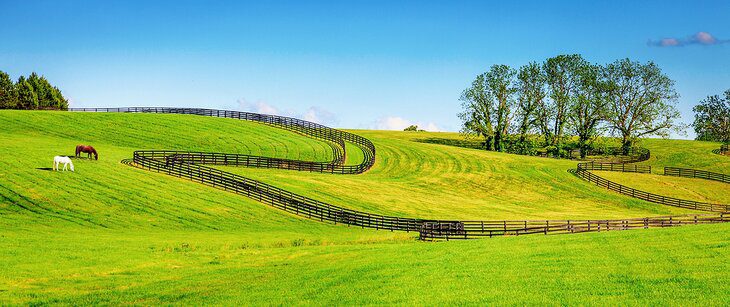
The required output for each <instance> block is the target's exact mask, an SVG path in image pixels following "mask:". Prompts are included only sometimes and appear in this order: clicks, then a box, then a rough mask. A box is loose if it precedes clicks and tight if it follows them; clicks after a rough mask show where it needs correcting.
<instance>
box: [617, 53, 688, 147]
mask: <svg viewBox="0 0 730 307" xmlns="http://www.w3.org/2000/svg"><path fill="white" fill-rule="evenodd" d="M605 77H606V81H607V84H606V85H607V88H606V90H607V91H606V94H607V97H606V98H607V99H608V109H607V112H606V117H605V118H606V120H607V122H608V123H609V127H610V129H611V130H612V131H613V132H614V133H619V134H620V135H621V138H622V146H621V147H622V149H623V152H624V154H628V153H629V150H630V149H631V148H632V147H633V143H634V141H635V140H636V139H637V138H640V137H643V136H647V135H659V136H667V135H668V134H669V132H670V131H671V130H679V129H680V128H681V126H680V125H678V124H677V123H675V120H677V119H678V118H679V116H680V115H679V111H677V108H676V106H675V105H676V100H677V98H678V97H679V95H678V94H677V92H676V91H675V90H674V81H672V79H670V78H669V77H667V76H666V75H665V74H663V73H662V71H661V69H660V68H659V67H658V66H657V65H656V64H654V63H653V62H648V63H646V64H641V63H639V62H634V61H631V60H629V59H623V60H617V61H615V62H613V63H611V64H608V65H607V66H606V71H605Z"/></svg>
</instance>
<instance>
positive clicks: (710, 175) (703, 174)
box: [664, 166, 730, 183]
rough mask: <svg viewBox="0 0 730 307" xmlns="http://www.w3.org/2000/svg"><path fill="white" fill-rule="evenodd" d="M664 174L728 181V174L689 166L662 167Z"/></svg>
mask: <svg viewBox="0 0 730 307" xmlns="http://www.w3.org/2000/svg"><path fill="white" fill-rule="evenodd" d="M664 175H665V176H674V177H686V178H700V179H707V180H714V181H719V182H724V183H730V175H726V174H721V173H714V172H708V171H703V170H697V169H691V168H679V167H670V166H665V167H664Z"/></svg>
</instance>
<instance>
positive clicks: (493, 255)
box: [0, 111, 730, 305]
mask: <svg viewBox="0 0 730 307" xmlns="http://www.w3.org/2000/svg"><path fill="white" fill-rule="evenodd" d="M0 127H2V129H0V143H2V144H3V146H2V147H0V155H2V156H3V157H5V158H4V159H1V160H0V263H2V264H3V265H2V266H0V304H3V305H4V304H33V303H66V304H81V303H89V304H92V303H95V304H103V303H108V304H121V303H136V304H157V303H169V302H172V303H186V304H205V303H221V304H290V303H297V302H299V303H309V304H319V305H321V304H366V303H382V304H413V303H421V304H449V303H473V304H484V303H496V302H499V303H503V304H529V303H532V304H546V303H550V304H581V303H583V304H585V303H589V304H590V303H594V304H598V303H609V304H610V303H614V304H616V303H618V304H649V303H651V304H668V303H671V304H685V305H686V304H703V305H727V304H728V303H730V302H729V299H728V295H727V294H726V293H729V292H728V290H729V289H728V284H730V283H728V281H729V280H728V278H729V277H728V275H727V274H726V272H727V271H728V269H730V262H728V261H727V259H729V258H728V256H729V255H728V251H729V250H730V249H728V248H727V247H728V246H727V242H729V241H730V237H728V234H729V233H730V232H729V230H730V225H708V226H697V227H694V226H693V227H682V228H677V229H653V230H636V231H628V232H610V233H594V234H581V235H567V236H542V235H539V236H525V237H506V238H494V239H487V240H475V241H468V242H440V243H424V242H417V241H416V240H415V239H414V237H415V234H413V233H391V232H387V231H375V230H361V229H357V228H352V227H343V226H340V225H331V224H323V223H319V222H315V221H310V220H306V219H302V218H299V217H297V216H293V215H290V214H286V213H283V212H281V211H279V210H276V209H272V208H269V207H266V206H264V205H262V204H260V203H258V202H255V201H252V200H249V199H246V198H245V197H241V196H237V195H234V194H231V193H227V192H224V191H221V190H217V189H214V188H210V187H206V186H203V185H199V184H195V183H192V182H189V181H187V180H182V179H178V178H173V177H169V176H165V175H160V174H155V173H150V172H147V171H143V170H139V169H134V168H130V167H127V166H124V165H122V164H121V163H119V160H121V159H123V158H129V157H131V154H132V151H134V150H136V149H182V150H204V151H220V152H239V153H251V154H260V155H268V156H276V157H288V158H300V159H311V160H320V161H324V160H327V159H330V158H331V157H330V149H329V147H328V146H327V145H326V144H324V143H322V142H318V141H314V140H311V139H307V138H304V137H302V136H299V135H296V134H293V133H289V132H286V131H283V130H279V129H274V128H271V127H267V126H262V125H257V124H254V123H246V122H241V121H235V120H227V119H217V118H204V117H194V116H184V115H154V114H80V113H62V112H29V111H23V112H18V111H0ZM356 133H360V134H363V135H364V136H366V137H369V138H371V139H372V140H373V141H374V142H375V145H376V147H377V148H378V161H377V163H376V165H375V167H374V168H373V169H372V170H371V171H369V172H368V173H366V174H363V175H358V176H337V175H325V174H310V173H298V172H287V171H276V170H257V169H242V168H230V169H232V170H234V171H236V172H241V173H243V174H245V175H247V176H252V177H256V178H260V179H262V180H265V181H266V182H270V183H272V184H274V185H277V186H281V187H285V188H291V189H292V190H295V191H299V192H302V193H303V194H306V195H309V196H312V197H314V198H315V199H319V200H325V201H332V202H333V203H336V204H340V205H344V206H348V207H352V208H361V209H367V210H372V211H373V212H380V213H395V214H408V215H412V216H438V217H448V216H457V217H468V218H472V219H477V218H495V219H501V218H510V217H519V218H549V217H554V218H571V217H573V218H576V217H590V218H596V217H612V216H616V217H636V216H646V215H659V214H667V213H679V212H685V211H682V210H674V209H672V208H667V207H662V206H659V205H655V204H650V203H645V202H642V201H638V200H635V199H631V198H627V197H623V196H619V195H617V194H615V193H612V192H609V191H606V190H604V189H601V188H598V187H594V186H592V185H591V184H589V183H587V182H584V181H582V180H580V179H578V178H577V177H575V176H573V175H571V174H569V173H568V172H567V169H568V168H570V167H574V163H573V162H570V161H559V160H552V159H540V158H530V157H521V156H514V155H507V154H499V153H486V152H482V151H478V150H471V149H461V148H451V147H448V146H441V145H434V144H421V143H416V142H412V140H413V139H414V138H421V137H424V134H421V133H413V134H409V133H405V132H382V131H356ZM428 135H431V134H428ZM436 135H437V136H439V137H442V136H444V135H445V136H447V137H458V135H456V134H436ZM651 142H652V143H649V142H647V143H649V146H650V148H653V147H656V148H657V149H656V152H657V156H656V157H655V158H653V159H652V161H649V162H648V163H654V164H655V165H660V164H662V163H676V162H677V161H681V162H682V163H678V164H676V165H677V166H687V167H693V166H698V165H701V166H704V167H706V169H709V170H713V169H715V171H720V172H723V170H722V168H725V169H728V168H730V163H725V162H721V161H718V160H717V159H726V157H720V156H718V155H712V154H710V153H709V152H710V151H711V149H709V150H707V151H706V152H705V150H704V147H708V148H710V147H711V146H710V145H712V147H713V148H714V145H713V144H711V143H701V142H697V143H693V142H687V143H684V142H676V141H656V143H653V142H654V141H651ZM78 143H89V144H92V145H94V146H95V147H96V148H97V149H99V150H100V158H101V160H99V161H89V160H83V159H82V160H75V161H74V162H75V164H76V168H77V172H76V173H58V172H50V171H47V170H44V168H50V167H51V165H50V164H51V160H52V157H53V156H54V155H57V154H71V153H72V150H73V148H74V146H75V145H76V144H78ZM693 144H696V146H697V148H695V147H694V146H693ZM668 145H669V146H668ZM675 145H676V146H675ZM672 146H673V147H674V148H675V149H674V151H672V150H669V149H667V148H668V147H672ZM652 151H655V150H654V149H652ZM359 158H361V157H358V156H356V155H350V156H349V157H348V162H350V163H356V162H357V160H358V159H359ZM723 161H724V160H723ZM693 163H694V164H696V165H688V164H693ZM671 165H675V164H671ZM718 169H720V170H718ZM725 172H726V173H727V171H725Z"/></svg>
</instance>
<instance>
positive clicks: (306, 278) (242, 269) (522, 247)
mask: <svg viewBox="0 0 730 307" xmlns="http://www.w3.org/2000/svg"><path fill="white" fill-rule="evenodd" d="M250 238H251V234H247V233H221V232H209V231H198V232H162V233H159V232H151V233H132V234H130V233H126V232H124V233H118V232H113V231H107V230H102V231H72V232H64V233H24V232H5V233H4V234H3V235H2V240H0V250H2V251H3V252H2V253H3V257H2V258H3V263H4V265H3V266H2V267H0V301H1V302H4V303H5V304H20V303H22V304H27V303H31V304H43V303H63V304H126V303H133V304H145V305H149V304H160V303H183V304H196V305H197V304H211V303H219V304H227V305H230V304H235V305H279V304H293V303H297V304H301V303H304V304H316V305H339V304H348V305H361V304H388V305H390V304H408V305H410V304H433V305H447V304H455V303H458V304H480V305H482V304H495V303H499V304H504V305H507V304H520V305H522V304H531V305H545V304H550V305H576V304H601V305H607V304H608V305H635V304H636V305H647V304H652V305H655V304H656V305H703V306H704V305H727V304H729V303H730V296H728V293H730V275H728V274H727V271H728V269H730V263H729V262H728V260H727V259H729V258H730V248H729V247H730V246H729V245H728V242H730V225H702V226H691V227H679V228H672V229H650V230H636V231H613V232H607V233H606V232H603V233H591V234H581V235H561V236H524V237H505V238H493V239H484V240H473V241H461V242H453V241H452V242H438V243H425V242H414V241H398V240H396V241H391V242H382V243H377V242H375V243H372V242H371V243H368V242H360V243H356V244H345V245H329V244H324V243H322V242H311V241H303V242H299V243H297V242H298V241H289V242H286V241H284V242H282V244H281V245H273V246H260V245H257V244H256V243H252V242H250V241H249V240H250ZM49 260H51V261H52V263H50V261H49Z"/></svg>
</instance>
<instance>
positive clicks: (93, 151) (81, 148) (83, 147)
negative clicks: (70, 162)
mask: <svg viewBox="0 0 730 307" xmlns="http://www.w3.org/2000/svg"><path fill="white" fill-rule="evenodd" d="M82 152H83V153H87V154H88V158H89V159H91V154H94V160H99V154H98V153H97V152H96V149H94V147H91V146H86V145H76V156H77V157H81V153H82Z"/></svg>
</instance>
